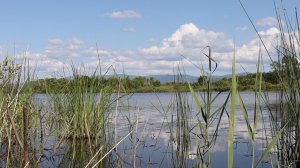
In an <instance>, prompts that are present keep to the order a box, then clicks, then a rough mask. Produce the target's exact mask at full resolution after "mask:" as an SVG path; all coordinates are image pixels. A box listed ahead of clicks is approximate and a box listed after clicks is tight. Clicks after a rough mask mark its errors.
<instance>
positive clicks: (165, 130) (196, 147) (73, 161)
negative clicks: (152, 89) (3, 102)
mask: <svg viewBox="0 0 300 168" xmlns="http://www.w3.org/2000/svg"><path fill="white" fill-rule="evenodd" d="M240 94H241V97H242V99H243V101H244V104H245V107H246V109H247V111H248V115H249V120H250V123H251V125H253V121H254V119H253V118H254V110H255V106H256V105H257V104H256V102H255V94H254V93H253V92H241V93H240ZM267 94H268V98H269V99H268V100H266V99H263V98H262V99H261V102H262V106H261V112H260V115H259V122H258V125H257V129H256V134H255V137H256V141H255V156H254V157H255V162H257V161H258V159H259V158H260V157H261V155H262V153H263V151H264V149H265V148H266V146H267V145H268V144H269V143H270V142H271V139H272V131H271V129H270V120H269V111H268V108H276V101H277V93H275V92H270V93H267ZM200 95H202V96H203V97H207V95H206V94H204V93H198V95H197V96H198V98H199V99H200ZM215 95H217V93H212V95H211V97H214V96H215ZM114 96H115V97H116V96H118V95H117V94H115V95H114ZM227 97H228V93H226V92H225V93H221V94H219V95H218V97H217V98H216V99H215V100H214V101H213V102H212V103H211V106H207V107H206V108H203V110H204V111H205V110H208V109H210V110H209V111H210V112H211V113H210V114H211V115H212V114H215V115H214V116H213V117H212V119H211V120H209V121H208V122H207V126H206V127H207V135H203V134H201V129H200V125H199V124H200V123H202V124H204V123H205V121H204V120H203V116H202V115H201V113H199V109H198V108H197V105H196V103H195V100H194V98H193V96H192V94H191V93H180V95H178V94H177V95H176V93H135V94H130V95H126V96H124V97H122V98H121V99H120V100H118V101H115V102H114V103H113V105H112V106H111V108H110V111H111V113H110V117H109V118H108V121H107V122H108V125H109V127H108V128H107V135H106V136H107V137H108V138H107V141H109V142H111V145H110V146H109V147H107V148H108V149H107V151H106V152H108V151H109V149H112V148H113V146H114V144H117V143H119V144H118V146H117V147H116V148H115V149H113V150H112V151H110V154H109V155H108V156H107V157H106V158H105V159H104V160H103V161H102V162H104V165H105V167H196V166H197V165H198V166H199V163H200V162H202V163H206V164H208V163H210V165H211V167H227V155H228V154H227V152H228V151H227V146H228V141H227V139H228V128H229V119H228V115H229V113H230V98H229V100H228V101H229V102H228V103H227V105H224V108H220V107H222V106H223V104H224V102H225V101H226V99H227ZM34 101H35V106H36V107H37V108H38V107H40V105H41V104H43V106H44V107H45V106H47V102H48V98H47V95H43V94H38V95H35V96H34ZM266 102H267V104H268V106H266V105H265V104H266ZM200 104H202V105H205V104H207V103H206V102H205V101H203V100H202V101H200ZM46 109H47V108H46ZM236 110H237V111H236V115H235V126H234V167H251V162H252V142H251V140H250V138H249V134H248V130H247V124H246V121H245V118H244V115H243V113H242V108H241V107H240V103H239V101H238V100H237V102H236ZM214 112H215V113H214ZM45 113H47V110H45ZM43 122H44V123H46V122H47V118H45V119H44V121H43ZM204 125H205V124H204ZM44 129H45V132H44V133H43V134H44V135H43V136H44V137H43V138H44V140H43V149H41V150H37V151H35V155H37V156H38V157H36V158H38V160H39V161H38V163H37V165H36V166H38V167H84V166H85V165H87V164H88V162H89V161H90V160H91V158H92V157H93V156H94V155H96V154H97V151H100V150H99V149H100V148H101V143H96V145H89V143H90V142H89V141H93V142H94V141H96V140H95V139H92V140H87V139H84V140H74V139H73V140H72V139H62V138H60V137H58V136H55V135H53V134H51V133H49V132H47V129H46V128H44ZM37 131H39V130H37ZM131 131H132V132H133V133H132V134H128V133H129V132H131ZM111 135H113V136H111ZM127 135H128V136H127ZM205 136H206V139H207V141H206V140H205V138H204V137H205ZM124 137H126V138H125V139H123V138H124ZM37 139H38V138H37ZM40 142H41V141H39V140H36V141H35V143H36V146H38V143H40ZM94 144H95V143H94ZM1 148H2V149H4V148H5V146H4V147H3V146H2V147H1ZM273 151H274V150H273ZM274 157H275V155H272V154H270V155H268V156H267V157H266V158H265V159H264V160H263V161H262V164H261V166H260V167H271V162H272V161H274ZM0 161H1V162H0V163H1V164H0V165H1V166H4V165H5V160H4V159H0ZM91 165H92V164H91ZM91 165H90V166H91Z"/></svg>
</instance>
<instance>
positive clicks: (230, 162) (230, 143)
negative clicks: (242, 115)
mask: <svg viewBox="0 0 300 168" xmlns="http://www.w3.org/2000/svg"><path fill="white" fill-rule="evenodd" d="M236 92H237V82H236V72H235V51H234V54H233V61H232V83H231V105H230V116H229V130H228V168H230V167H233V132H234V116H235V111H236V104H235V103H236Z"/></svg>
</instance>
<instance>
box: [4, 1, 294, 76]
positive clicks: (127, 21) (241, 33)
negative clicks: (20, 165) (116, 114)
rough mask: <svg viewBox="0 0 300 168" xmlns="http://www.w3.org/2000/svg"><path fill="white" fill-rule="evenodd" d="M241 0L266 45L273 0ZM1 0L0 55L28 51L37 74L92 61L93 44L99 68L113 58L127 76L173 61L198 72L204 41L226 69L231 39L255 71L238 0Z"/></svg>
mask: <svg viewBox="0 0 300 168" xmlns="http://www.w3.org/2000/svg"><path fill="white" fill-rule="evenodd" d="M242 2H243V3H244V6H245V8H246V9H247V11H248V13H249V15H250V16H251V18H252V20H253V22H254V23H255V25H256V27H257V29H258V30H259V31H260V33H262V34H264V35H265V37H266V38H265V40H269V41H270V44H269V45H270V50H271V46H272V41H273V42H274V38H273V37H274V36H276V33H278V32H277V26H276V22H275V21H274V20H275V18H276V17H275V11H274V6H273V1H272V0H263V1H261V0H251V1H242ZM0 4H1V5H0V16H1V17H0V27H1V29H0V37H1V38H0V59H3V58H4V56H6V55H16V57H17V58H20V57H27V58H28V59H29V60H30V62H31V65H32V66H34V67H36V69H37V74H38V75H39V76H51V75H53V74H57V73H59V72H61V70H62V68H66V67H68V66H69V64H70V63H71V62H73V63H74V64H75V65H77V64H80V63H84V64H86V66H87V67H94V66H96V63H97V62H98V61H97V52H96V43H97V44H98V47H99V48H98V50H99V54H100V58H101V62H102V64H103V65H102V67H103V69H105V68H106V67H109V66H110V65H112V66H114V67H115V68H116V70H117V72H122V71H123V68H124V69H125V73H127V74H131V75H149V74H170V73H171V74H172V73H173V69H174V67H176V66H177V65H178V64H180V65H183V67H184V68H185V69H186V73H188V74H191V75H195V76H197V75H199V73H200V72H199V70H198V69H197V68H195V67H193V65H192V64H191V63H190V62H189V61H192V62H193V63H196V64H202V65H203V66H205V65H206V64H207V60H206V59H205V57H204V56H203V55H201V54H199V53H200V50H201V48H203V47H205V46H207V45H209V46H211V49H212V51H213V57H214V58H215V59H216V60H217V61H218V63H219V68H218V71H217V72H216V73H217V74H228V73H230V67H231V60H232V55H233V54H232V53H233V48H234V47H233V46H234V45H235V46H236V50H237V51H236V53H237V60H238V61H239V63H241V64H242V65H243V66H244V67H245V69H247V71H254V69H255V62H256V60H257V55H258V54H257V53H258V48H259V45H260V44H259V41H258V40H257V39H256V34H255V32H254V30H253V28H252V27H251V24H250V22H249V20H248V19H247V17H246V16H245V14H244V12H243V10H242V8H241V6H240V4H239V2H238V0H228V1H217V0H210V1H208V0H206V1H199V0H190V1H174V0H172V1H171V0H165V1H158V0H152V1H138V0H132V1H128V0H122V1H104V0H89V1H71V0H66V1H58V0H52V1H37V0H35V1H33V0H28V1H14V0H12V1H2V2H0ZM277 5H278V7H280V6H281V4H280V1H277ZM283 6H284V7H285V8H287V11H288V14H290V15H291V16H292V14H293V10H294V8H295V7H297V8H299V7H300V2H299V1H298V0H284V1H283ZM273 45H274V44H273ZM14 51H16V52H14ZM25 52H26V53H25ZM181 54H183V55H185V56H186V57H187V58H188V60H189V61H187V60H186V59H183V57H181V56H180V55H181ZM267 61H268V60H267V59H266V60H265V63H266V64H268V62H267Z"/></svg>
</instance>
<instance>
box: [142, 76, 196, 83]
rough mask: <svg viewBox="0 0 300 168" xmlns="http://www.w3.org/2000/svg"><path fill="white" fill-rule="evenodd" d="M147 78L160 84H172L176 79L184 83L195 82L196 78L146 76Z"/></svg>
mask: <svg viewBox="0 0 300 168" xmlns="http://www.w3.org/2000/svg"><path fill="white" fill-rule="evenodd" d="M146 77H148V78H150V77H152V78H154V79H155V80H159V81H160V82H161V83H167V82H174V81H178V79H180V80H183V81H186V82H197V81H198V77H196V76H191V75H181V76H179V75H148V76H146Z"/></svg>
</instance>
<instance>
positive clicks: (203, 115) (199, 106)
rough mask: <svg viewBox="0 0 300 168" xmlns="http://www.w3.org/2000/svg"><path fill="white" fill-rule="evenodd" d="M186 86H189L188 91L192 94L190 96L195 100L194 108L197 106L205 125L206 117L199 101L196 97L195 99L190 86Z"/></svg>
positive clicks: (195, 96)
mask: <svg viewBox="0 0 300 168" xmlns="http://www.w3.org/2000/svg"><path fill="white" fill-rule="evenodd" d="M188 85H189V88H190V91H191V92H192V96H193V98H194V100H195V103H196V106H197V108H198V110H199V111H200V113H201V115H202V117H203V119H204V121H205V122H206V123H207V115H206V114H205V113H204V111H203V107H202V106H201V103H200V100H199V99H198V97H197V95H196V93H195V91H194V89H193V88H192V86H191V84H190V83H188Z"/></svg>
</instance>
